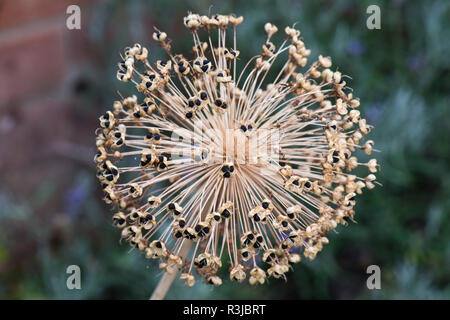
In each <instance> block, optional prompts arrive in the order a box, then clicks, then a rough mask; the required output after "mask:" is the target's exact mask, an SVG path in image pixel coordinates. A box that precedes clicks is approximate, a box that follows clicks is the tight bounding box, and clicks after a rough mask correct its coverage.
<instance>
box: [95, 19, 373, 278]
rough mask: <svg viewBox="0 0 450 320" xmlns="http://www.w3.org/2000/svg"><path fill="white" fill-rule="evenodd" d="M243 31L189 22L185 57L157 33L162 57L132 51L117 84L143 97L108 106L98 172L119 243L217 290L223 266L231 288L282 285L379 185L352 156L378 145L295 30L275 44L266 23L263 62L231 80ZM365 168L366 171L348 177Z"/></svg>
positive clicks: (342, 88) (228, 22) (217, 22)
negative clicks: (269, 282) (268, 282)
mask: <svg viewBox="0 0 450 320" xmlns="http://www.w3.org/2000/svg"><path fill="white" fill-rule="evenodd" d="M242 21H243V18H242V17H238V18H236V17H234V16H225V15H215V16H213V17H207V16H200V15H198V14H189V15H188V16H187V17H185V18H184V24H185V26H186V27H187V28H188V29H189V30H190V31H191V32H192V36H193V40H194V46H193V53H192V54H191V55H190V56H189V58H188V57H187V56H184V55H182V54H173V53H172V48H171V45H170V41H169V40H168V37H167V34H166V33H164V32H161V31H159V30H156V31H155V33H154V34H153V39H154V40H156V41H157V42H159V44H160V45H161V46H162V48H164V49H165V51H166V52H167V54H168V57H169V58H168V59H167V60H158V61H156V62H153V63H151V62H150V60H149V57H150V56H151V54H150V52H149V50H147V49H146V48H144V47H142V46H141V45H139V44H136V45H134V46H133V47H131V48H126V49H125V52H124V54H123V56H122V60H121V62H120V63H119V70H118V72H117V78H118V79H119V80H121V81H124V82H130V83H132V84H134V85H135V86H136V88H137V90H138V91H139V93H140V95H141V97H140V98H137V97H136V96H132V97H128V98H125V99H122V100H121V101H116V102H114V105H113V110H112V111H108V112H106V113H105V114H104V115H103V116H101V117H100V127H101V128H99V130H98V131H97V133H98V134H97V147H98V151H99V152H98V154H97V155H96V157H95V161H96V162H97V176H98V178H99V180H100V182H101V184H102V186H103V189H104V192H105V201H106V202H107V203H109V204H112V205H113V206H114V208H115V209H116V210H117V213H115V214H114V216H113V222H114V224H115V225H116V226H117V227H118V228H121V230H122V238H123V239H124V240H126V241H128V242H129V243H130V244H131V245H132V246H133V247H135V248H137V249H139V250H140V251H142V252H143V253H144V254H145V256H146V257H147V258H151V259H159V260H160V267H161V268H162V269H163V270H165V271H166V272H168V273H173V272H176V271H177V270H179V269H182V275H181V277H180V278H181V279H184V280H186V283H187V285H188V286H192V285H194V283H195V278H194V276H193V269H195V270H196V272H197V274H198V275H200V276H202V277H203V278H204V279H205V281H206V282H207V283H210V284H213V285H220V284H221V283H222V280H221V279H220V277H218V275H217V272H218V270H219V269H220V268H221V267H222V258H223V257H224V256H228V258H229V262H230V266H229V272H230V278H231V279H232V280H236V281H243V280H244V279H246V278H247V273H248V271H249V277H248V279H249V281H250V283H251V284H258V283H259V284H263V283H264V282H265V279H266V277H267V276H272V277H275V278H285V274H286V272H287V271H289V269H290V264H292V263H297V262H299V261H300V255H299V254H298V253H295V252H300V251H302V252H303V255H304V256H305V257H307V258H309V259H314V258H315V256H316V255H317V253H318V252H319V251H320V250H322V247H323V245H324V244H327V243H328V239H327V238H326V237H325V235H326V233H327V232H329V231H330V230H332V229H334V228H336V227H337V225H338V224H344V225H345V224H346V223H347V221H348V220H349V219H350V220H352V219H353V216H354V209H353V208H354V206H355V197H356V194H361V192H362V190H363V189H364V188H365V187H367V188H369V189H371V188H373V187H374V186H375V185H374V181H375V176H374V175H373V173H375V172H376V171H377V163H376V160H375V159H372V160H370V161H369V162H368V163H359V162H358V158H357V157H356V156H354V155H353V153H354V152H355V151H357V150H358V149H362V150H364V152H365V153H366V154H370V153H371V152H372V149H373V145H374V143H373V141H372V140H369V141H367V142H363V141H362V138H363V136H364V135H366V134H367V133H369V131H370V129H371V127H370V126H369V125H368V124H367V123H366V120H365V119H362V118H361V115H360V112H359V111H358V110H357V108H358V106H359V100H358V99H356V98H354V97H353V95H352V93H351V92H350V91H351V90H349V89H348V88H347V86H346V83H345V81H343V76H342V75H341V73H340V72H334V71H332V70H331V69H330V67H331V59H330V58H327V57H323V56H319V58H318V61H316V62H313V63H312V64H311V65H310V66H309V68H305V66H306V65H307V61H308V56H309V55H310V50H308V49H306V47H305V45H304V43H303V41H302V40H300V38H299V36H300V31H298V30H296V29H293V28H290V27H286V28H285V29H284V32H285V35H286V39H285V41H284V42H283V43H282V44H281V45H280V46H279V47H278V48H277V47H276V45H275V44H274V43H273V42H271V41H270V40H271V39H272V37H273V36H274V35H275V34H276V33H277V31H278V28H277V27H276V26H274V25H273V24H271V23H267V24H266V25H265V27H264V29H265V31H266V33H267V41H266V42H265V43H264V44H263V45H262V50H261V52H260V54H259V55H258V56H256V57H254V58H253V59H251V60H250V61H249V62H248V63H246V64H245V67H244V68H243V70H242V72H241V73H237V71H236V69H237V60H238V59H237V58H238V56H239V51H238V50H237V47H236V28H237V26H238V25H239V24H240V23H242ZM229 29H231V30H232V35H233V36H232V39H231V40H230V39H227V31H228V30H229ZM200 34H206V36H207V38H206V41H203V42H202V41H201V40H200ZM212 34H217V41H212V39H211V37H212ZM282 56H284V58H285V59H286V60H285V63H284V64H283V65H282V67H280V68H278V70H273V69H276V68H275V67H274V63H275V61H276V60H277V59H279V58H280V57H282ZM269 78H271V79H272V80H271V82H269V81H268V80H269ZM267 83H268V84H267ZM358 166H366V167H367V168H368V170H369V171H370V174H369V175H368V176H366V177H362V178H361V177H358V176H356V175H352V174H350V172H351V171H352V170H354V169H355V168H356V167H358ZM187 243H193V248H192V249H191V250H190V251H189V253H188V254H186V255H183V254H182V250H181V249H182V248H184V247H185V244H187ZM296 248H297V249H296Z"/></svg>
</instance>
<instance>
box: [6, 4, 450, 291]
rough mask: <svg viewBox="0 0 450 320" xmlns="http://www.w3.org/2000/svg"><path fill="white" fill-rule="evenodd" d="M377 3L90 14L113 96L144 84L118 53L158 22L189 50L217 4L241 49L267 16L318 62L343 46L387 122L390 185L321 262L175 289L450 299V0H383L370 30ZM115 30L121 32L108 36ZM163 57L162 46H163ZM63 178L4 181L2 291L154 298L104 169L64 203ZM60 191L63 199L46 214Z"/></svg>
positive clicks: (377, 121)
mask: <svg viewBox="0 0 450 320" xmlns="http://www.w3.org/2000/svg"><path fill="white" fill-rule="evenodd" d="M378 2H379V1H378ZM372 3H373V1H356V0H354V1H343V0H340V1H313V0H311V1H276V2H273V1H267V0H264V1H261V0H248V1H239V2H238V1H231V2H228V1H227V2H225V1H212V2H211V1H203V0H199V1H187V4H185V3H183V2H178V1H162V0H155V1H151V2H149V1H118V0H115V1H111V2H106V3H105V2H99V4H98V5H96V7H95V9H94V11H93V13H92V15H93V16H94V17H97V19H93V21H91V24H90V27H89V29H88V30H85V32H87V33H88V36H89V38H90V39H91V41H92V43H93V44H94V43H97V42H99V41H101V43H102V46H100V47H99V53H100V55H101V62H100V63H101V64H102V65H103V67H104V68H103V67H100V68H99V70H96V71H95V72H96V76H97V77H99V78H101V79H105V80H107V81H106V82H105V84H104V85H103V87H101V88H98V89H99V90H98V91H99V92H101V93H98V95H102V96H103V100H104V101H106V102H107V103H110V102H111V101H112V100H113V94H114V92H115V91H116V90H120V91H121V92H122V94H124V95H126V94H128V93H132V92H133V91H132V89H131V86H130V87H129V88H127V86H124V85H122V84H120V83H119V82H118V81H115V79H114V73H115V63H116V60H117V59H118V57H117V56H116V55H114V54H112V53H116V52H118V51H119V50H120V49H121V48H122V47H124V46H127V45H130V44H132V43H134V42H136V41H140V42H142V43H143V44H145V45H147V44H149V42H150V38H151V32H152V30H149V27H148V26H149V22H148V21H150V22H151V24H154V25H156V26H158V27H159V28H160V29H161V30H164V31H166V32H167V33H168V34H169V35H170V37H171V38H172V39H173V40H174V42H173V46H174V48H175V51H182V50H189V48H190V47H191V43H190V37H189V34H188V33H187V32H186V31H185V29H184V27H183V26H182V22H181V21H182V20H181V19H182V17H183V15H184V14H185V13H186V12H187V11H188V10H192V11H198V12H200V13H202V14H207V13H208V10H209V7H210V5H211V4H212V5H213V6H212V8H211V12H223V13H228V12H233V13H236V14H237V15H243V16H244V17H245V21H244V24H243V25H242V27H241V28H240V29H239V33H238V37H239V38H238V41H239V39H240V41H239V42H238V43H239V49H240V50H241V57H242V59H246V58H249V57H251V56H252V55H253V54H255V52H259V51H260V46H261V43H262V42H263V36H264V34H263V25H264V23H265V22H267V21H270V22H272V23H274V24H276V25H278V27H279V29H280V31H279V33H282V32H283V28H284V26H285V25H292V24H293V23H295V22H297V25H296V26H297V27H299V28H300V30H301V31H302V37H303V38H304V41H305V43H306V45H307V47H309V48H311V49H312V55H311V58H312V59H314V58H315V57H316V56H317V55H319V54H323V55H325V56H331V57H332V58H333V65H334V67H338V68H339V70H340V71H342V72H343V73H344V74H348V75H350V76H351V79H347V82H348V83H350V85H351V87H352V88H353V89H354V92H355V95H356V96H358V97H360V99H361V112H362V113H363V114H364V115H365V116H366V117H367V119H368V122H369V123H370V124H373V125H374V126H375V129H374V130H373V132H372V133H371V134H370V135H369V139H372V140H374V141H375V148H376V149H378V150H380V151H381V152H379V153H376V154H375V157H376V158H377V159H378V162H379V163H380V165H381V172H379V173H378V180H379V182H380V183H381V184H382V185H383V186H382V187H377V188H375V189H373V190H371V191H368V192H366V193H365V194H364V195H363V196H361V197H359V198H358V199H359V201H358V204H357V207H356V220H357V224H351V225H349V226H348V227H347V228H342V227H341V228H338V233H337V234H332V235H330V244H329V245H327V246H326V248H325V249H324V251H323V252H321V253H320V254H319V255H318V257H317V258H316V260H314V261H312V262H310V261H302V262H301V263H300V264H299V265H297V266H296V267H295V270H294V271H293V272H291V273H289V275H288V281H287V282H286V283H285V282H284V281H282V280H281V281H280V280H279V281H277V280H275V279H271V280H270V283H269V284H268V285H264V286H262V287H257V288H253V287H250V286H249V285H246V284H244V285H238V284H235V283H231V282H230V281H228V280H226V281H225V282H224V285H223V286H222V287H219V288H210V287H207V286H206V285H204V284H197V285H196V286H195V287H194V288H192V289H191V288H187V287H184V286H183V284H182V282H181V281H177V282H176V283H175V285H174V286H173V287H172V289H171V291H170V293H169V295H168V298H173V299H177V298H184V299H192V298H194V299H209V298H215V299H233V298H235V299H241V298H247V299H297V298H302V299H317V298H320V299H329V298H338V299H339V298H352V299H418V298H425V299H435V298H444V299H449V298H450V290H449V288H450V286H449V281H450V268H448V265H449V264H450V217H449V213H450V170H449V164H450V144H449V142H448V139H449V137H450V111H449V110H450V109H449V107H448V105H449V92H450V91H449V90H448V88H449V87H450V77H449V71H450V60H449V59H448V53H449V52H450V50H449V49H450V48H449V47H450V42H449V41H447V40H445V39H448V34H449V33H450V2H448V1H414V2H412V1H411V2H407V1H402V0H397V1H383V2H381V4H380V7H381V30H368V29H367V28H366V18H367V14H366V8H367V6H368V5H370V4H372ZM111 23H114V25H113V26H112V28H111ZM108 30H112V34H111V33H109V35H108V37H107V38H105V34H106V33H107V32H108ZM277 36H280V37H281V35H277ZM151 50H152V53H153V49H151ZM154 54H155V55H156V57H158V55H160V54H161V52H160V51H158V50H157V49H155V50H154ZM244 61H245V60H244ZM127 90H128V91H127ZM92 99H95V97H93V98H92ZM101 111H102V110H100V108H98V112H99V113H100V112H101ZM93 139H94V136H93V137H92V140H93ZM61 185H62V184H61V182H60V181H56V180H51V181H47V182H46V183H43V184H42V185H41V186H40V187H39V188H38V189H36V190H35V192H34V194H33V196H32V197H31V198H29V199H21V198H20V197H18V196H15V195H13V194H12V193H10V192H9V191H8V189H7V188H6V187H5V186H3V189H2V190H1V192H0V207H1V208H3V210H2V211H1V214H0V221H1V229H3V230H2V232H1V233H0V266H2V267H3V269H5V270H6V271H7V272H0V297H7V298H21V299H23V298H31V299H41V298H50V299H66V298H67V299H101V298H123V299H130V298H137V299H145V298H148V297H149V296H150V294H151V291H152V289H153V287H154V286H155V285H156V283H157V281H158V279H159V278H160V275H161V272H160V271H159V269H158V266H157V265H156V264H155V263H151V262H149V261H148V260H145V259H144V258H143V257H142V256H140V255H138V254H137V253H136V252H131V253H128V246H126V245H120V244H119V243H118V240H117V239H118V238H119V232H118V231H117V230H114V229H113V227H112V226H111V223H110V212H109V210H108V209H107V206H106V205H104V204H103V203H102V202H101V201H100V198H101V192H100V190H99V188H98V187H97V184H96V182H95V177H94V169H92V170H91V168H89V169H86V168H81V169H79V172H78V173H77V175H76V178H75V179H74V182H73V185H72V186H71V188H75V189H76V190H78V189H80V190H85V192H84V193H83V197H82V200H80V201H75V204H67V203H66V202H67V201H69V202H70V200H68V199H67V198H65V197H64V194H63V193H61V190H60V187H61ZM77 188H78V189H77ZM49 201H50V202H51V201H60V202H62V204H61V205H60V206H59V207H56V209H53V210H54V211H53V212H45V214H42V211H43V210H42V207H44V208H45V206H46V205H47V204H48V202H49ZM70 205H75V207H76V208H75V209H73V208H71V207H70ZM27 249H28V250H27ZM70 264H79V265H80V267H81V269H82V275H83V276H82V287H83V289H82V290H81V291H69V290H67V289H66V288H65V279H66V274H65V268H66V267H67V266H68V265H70ZM371 264H376V265H379V266H380V268H381V271H382V289H381V290H373V291H370V290H368V289H367V288H366V279H367V274H366V268H367V266H368V265H371ZM11 266H12V267H11ZM0 270H1V269H0Z"/></svg>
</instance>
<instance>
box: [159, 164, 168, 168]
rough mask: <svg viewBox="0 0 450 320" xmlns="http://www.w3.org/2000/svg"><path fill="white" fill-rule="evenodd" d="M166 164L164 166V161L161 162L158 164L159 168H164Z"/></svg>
mask: <svg viewBox="0 0 450 320" xmlns="http://www.w3.org/2000/svg"><path fill="white" fill-rule="evenodd" d="M166 167H167V166H166V164H165V163H164V162H161V163H160V164H159V168H160V169H165V168H166Z"/></svg>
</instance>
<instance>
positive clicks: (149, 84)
mask: <svg viewBox="0 0 450 320" xmlns="http://www.w3.org/2000/svg"><path fill="white" fill-rule="evenodd" d="M145 86H146V87H147V89H148V88H150V87H151V86H152V83H151V82H150V81H147V82H146V83H145Z"/></svg>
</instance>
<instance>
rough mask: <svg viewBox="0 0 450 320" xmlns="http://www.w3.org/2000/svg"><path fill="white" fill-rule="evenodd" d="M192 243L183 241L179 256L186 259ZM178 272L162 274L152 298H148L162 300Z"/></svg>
mask: <svg viewBox="0 0 450 320" xmlns="http://www.w3.org/2000/svg"><path fill="white" fill-rule="evenodd" d="M191 246H192V241H184V243H183V245H182V246H181V249H180V253H179V254H180V256H182V257H186V256H187V254H188V252H189V249H191ZM177 273H178V272H174V273H172V274H168V273H167V272H165V273H164V275H163V277H162V278H161V280H159V282H158V285H157V286H156V288H155V290H154V291H153V293H152V296H151V297H150V300H163V299H164V297H165V296H166V294H167V291H169V289H170V286H171V285H172V283H173V280H175V277H176V275H177Z"/></svg>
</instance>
